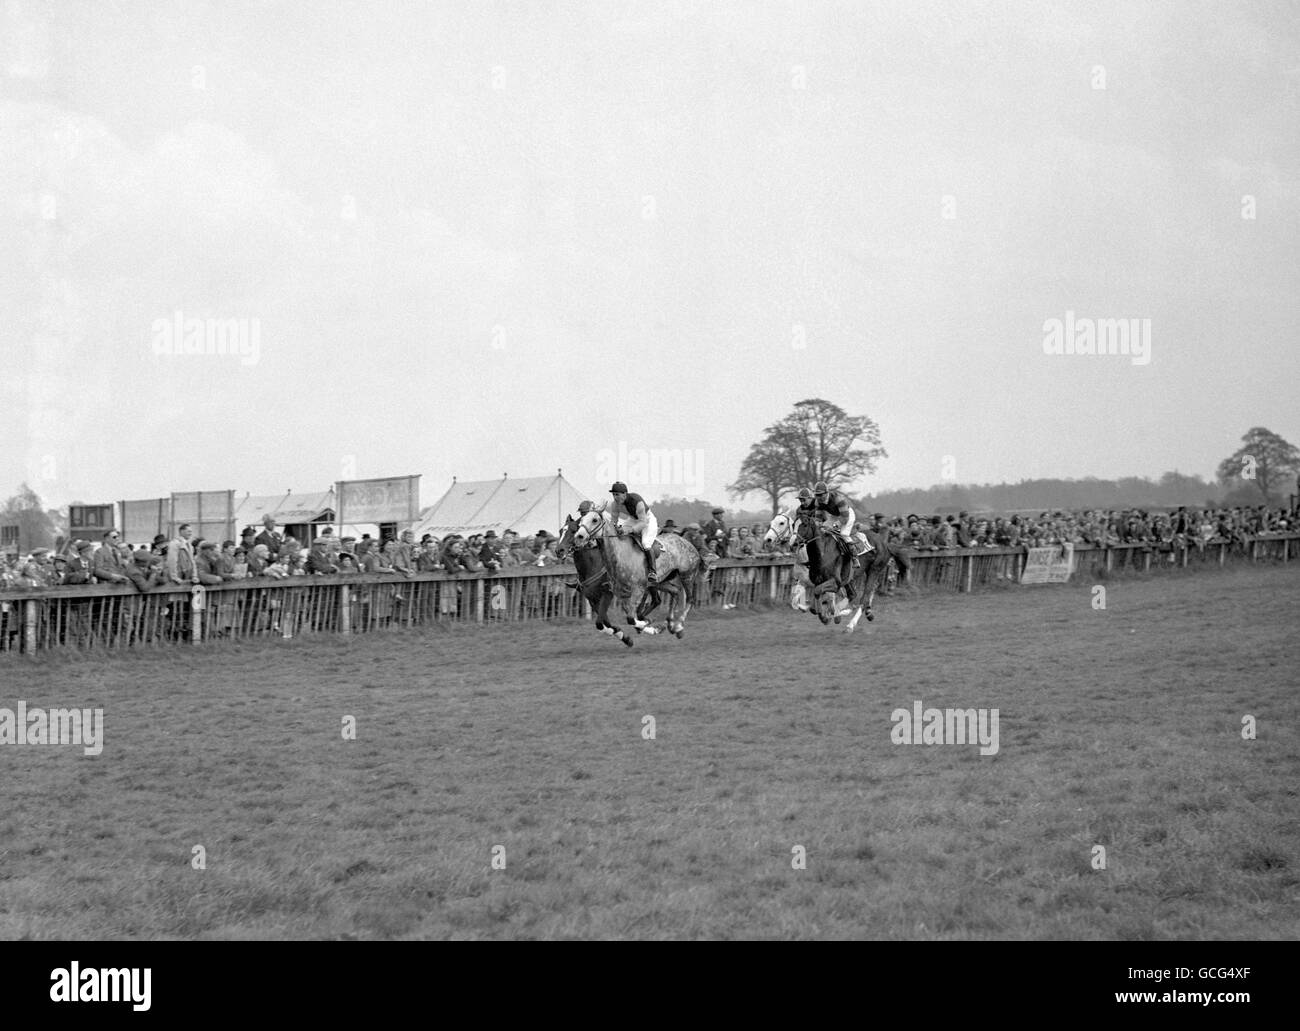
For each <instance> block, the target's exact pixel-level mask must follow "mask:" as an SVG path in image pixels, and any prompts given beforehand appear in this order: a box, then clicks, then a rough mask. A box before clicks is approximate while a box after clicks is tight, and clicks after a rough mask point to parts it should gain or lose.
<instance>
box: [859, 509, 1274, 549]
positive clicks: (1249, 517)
mask: <svg viewBox="0 0 1300 1031" xmlns="http://www.w3.org/2000/svg"><path fill="white" fill-rule="evenodd" d="M1295 522H1296V520H1295V514H1294V513H1289V512H1288V511H1287V510H1286V509H1284V508H1277V509H1270V508H1269V507H1268V506H1265V505H1260V506H1258V507H1254V508H1252V507H1246V508H1222V509H1213V508H1188V507H1179V508H1177V509H1175V510H1174V511H1172V512H1148V511H1146V510H1144V509H1112V510H1109V511H1107V510H1102V509H1084V510H1082V511H1079V512H1063V511H1060V510H1056V511H1045V512H1040V513H1039V514H1038V515H1037V516H1033V515H1012V516H989V515H984V514H976V515H971V514H970V513H967V512H962V513H960V514H959V515H955V516H953V515H949V516H946V517H941V516H937V515H936V516H930V517H929V518H928V519H923V518H922V517H920V516H916V515H909V516H907V517H906V518H903V517H897V518H894V519H886V518H885V516H883V515H881V514H879V513H877V514H876V515H874V516H873V517H872V519H871V521H870V525H871V527H872V528H873V529H875V530H876V531H877V532H881V533H884V534H885V535H886V537H887V539H888V540H889V541H890V542H891V543H899V544H904V545H908V546H910V547H913V548H915V549H917V550H923V551H924V550H929V551H938V550H942V549H948V548H980V547H989V548H1016V547H1029V548H1037V547H1045V546H1048V545H1056V544H1076V545H1080V544H1088V545H1096V546H1110V547H1113V546H1116V545H1121V544H1137V545H1147V546H1151V547H1159V546H1167V547H1171V548H1183V547H1197V548H1204V547H1205V546H1206V545H1207V544H1219V543H1230V544H1235V545H1239V546H1240V545H1243V544H1244V543H1245V541H1246V540H1247V538H1249V537H1252V536H1257V535H1259V534H1265V533H1285V532H1287V531H1288V530H1289V529H1290V528H1291V527H1292V526H1294V525H1295Z"/></svg>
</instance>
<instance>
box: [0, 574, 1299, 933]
mask: <svg viewBox="0 0 1300 1031" xmlns="http://www.w3.org/2000/svg"><path fill="white" fill-rule="evenodd" d="M1107 589H1108V596H1107V599H1106V601H1107V607H1106V609H1105V610H1104V611H1099V610H1094V609H1093V607H1092V604H1091V603H1092V594H1091V593H1090V591H1089V590H1088V585H1087V584H1078V585H1069V586H1059V587H1037V588H1023V589H1022V588H1009V589H1005V590H1001V591H989V592H986V593H983V594H976V595H968V596H963V595H956V594H929V595H923V596H913V597H901V598H885V599H883V600H882V601H881V603H880V604H879V605H878V607H877V609H878V617H877V622H876V623H874V624H866V623H864V624H863V625H862V626H861V627H860V628H859V631H858V633H857V634H856V635H854V636H852V637H848V636H845V635H844V634H842V633H841V632H839V631H838V629H835V628H829V629H828V628H824V627H822V626H821V625H820V624H819V623H818V622H817V621H816V619H814V618H812V617H810V616H806V615H799V614H796V613H793V612H791V611H789V610H778V611H763V612H742V611H735V612H718V613H703V614H700V613H694V614H692V616H691V617H690V619H689V621H688V626H687V637H686V639H685V640H684V641H676V640H673V639H671V638H669V637H667V636H663V637H658V638H653V639H651V638H642V639H640V640H638V642H637V645H636V647H635V648H633V649H631V650H629V649H625V648H623V647H622V646H620V645H618V644H617V643H615V642H613V641H611V640H609V639H607V638H604V637H601V636H599V635H597V634H596V633H595V632H594V631H593V630H592V629H591V628H590V627H589V626H587V625H583V624H580V623H576V622H574V623H569V624H563V625H549V626H547V625H536V626H524V627H492V626H489V627H482V628H480V627H451V628H445V627H444V628H437V629H433V630H429V631H426V632H409V633H404V632H395V633H391V634H383V635H372V636H368V637H357V638H352V639H349V640H344V639H340V638H316V639H306V638H304V639H298V640H293V641H266V642H257V643H254V644H245V645H235V646H202V647H199V648H189V649H183V650H176V651H172V652H166V653H162V652H160V653H155V654H141V655H126V656H117V657H111V658H104V657H98V658H85V657H79V656H78V657H59V656H54V657H45V658H43V659H41V660H39V661H33V660H29V659H25V658H20V657H13V658H9V659H6V660H5V661H3V662H0V685H2V686H0V706H7V707H10V708H13V707H14V706H15V704H16V702H17V700H19V699H24V700H26V701H27V703H28V705H29V706H35V705H43V706H51V705H57V706H73V705H75V706H86V707H102V708H103V709H104V720H105V735H104V749H103V752H102V754H101V755H99V756H86V755H83V754H82V749H81V748H79V747H74V746H61V747H40V746H7V747H0V777H2V778H3V784H4V805H3V808H2V809H0V936H3V937H5V938H73V939H81V938H94V937H103V938H108V939H119V938H158V937H162V938H279V937H294V938H352V937H356V938H515V937H526V938H574V937H583V938H587V937H596V938H705V937H708V938H715V937H717V938H742V937H743V938H845V937H871V938H1090V939H1159V938H1184V939H1226V938H1295V937H1297V936H1298V935H1300V859H1298V858H1297V857H1300V847H1298V845H1300V805H1298V804H1297V791H1298V790H1300V741H1298V732H1300V698H1298V697H1297V690H1298V688H1300V677H1298V676H1297V673H1296V670H1297V660H1298V659H1300V646H1298V644H1297V627H1300V571H1297V570H1294V569H1289V568H1285V567H1273V568H1260V569H1243V570H1226V571H1221V572H1202V573H1196V574H1185V575H1183V574H1178V573H1174V574H1171V575H1169V576H1164V577H1160V578H1151V579H1146V580H1131V581H1127V582H1122V581H1117V582H1111V583H1109V584H1108V585H1107ZM917 699H920V700H922V701H923V702H924V703H925V705H926V706H927V707H929V706H938V707H946V706H953V707H960V708H968V707H978V708H997V709H998V710H999V713H1000V742H999V744H1000V748H999V751H998V753H997V754H996V755H992V756H981V755H980V754H979V750H978V748H977V747H976V746H972V745H928V746H927V745H910V746H909V745H896V744H893V743H891V740H890V731H891V728H892V723H891V718H890V717H891V713H892V712H893V710H895V709H896V708H905V709H909V710H910V709H911V707H912V704H913V702H914V701H915V700H917ZM1247 714H1250V715H1253V716H1254V717H1255V718H1256V719H1257V721H1258V737H1257V739H1256V740H1253V741H1247V740H1243V738H1242V736H1241V727H1242V723H1241V721H1242V717H1243V716H1245V715H1247ZM645 715H653V716H654V717H655V721H656V728H655V729H656V736H655V738H654V739H653V740H646V739H645V738H643V736H642V727H643V724H642V718H643V716H645ZM345 716H353V717H355V719H356V739H355V740H351V741H348V740H344V739H343V735H342V733H341V728H342V725H343V719H344V717H345ZM196 845H201V846H202V847H203V848H204V850H205V852H206V869H203V870H196V869H194V868H193V866H192V862H191V857H192V849H193V848H194V846H196ZM497 845H500V846H504V850H505V852H504V855H505V862H506V867H505V869H504V870H494V869H492V866H491V858H492V849H493V846H497ZM796 845H800V846H803V848H804V849H806V856H807V859H806V869H794V868H792V856H793V854H792V849H793V847H794V846H796ZM1096 845H1101V846H1103V847H1104V848H1105V852H1106V868H1105V869H1103V870H1098V869H1094V868H1093V849H1094V846H1096Z"/></svg>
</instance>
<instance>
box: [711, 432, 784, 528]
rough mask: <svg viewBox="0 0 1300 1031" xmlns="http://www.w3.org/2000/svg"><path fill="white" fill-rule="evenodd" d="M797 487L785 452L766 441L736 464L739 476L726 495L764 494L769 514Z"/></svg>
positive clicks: (775, 510)
mask: <svg viewBox="0 0 1300 1031" xmlns="http://www.w3.org/2000/svg"><path fill="white" fill-rule="evenodd" d="M797 486H798V480H796V479H795V477H794V471H793V466H792V465H791V464H790V462H789V460H788V458H787V456H786V454H785V452H784V451H783V450H782V449H781V448H779V447H777V446H776V445H775V444H774V443H773V442H772V441H770V440H766V439H764V440H760V441H759V442H758V443H757V444H755V445H754V446H753V447H751V448H750V449H749V454H748V455H747V456H746V458H745V461H744V462H742V463H741V465H740V475H739V476H738V477H736V482H735V483H729V484H727V493H728V494H730V495H731V496H732V497H733V498H737V497H742V496H744V495H745V494H766V495H767V497H768V501H770V502H771V505H772V515H773V516H775V515H776V514H777V512H779V511H780V509H781V498H782V496H783V495H785V494H786V493H787V492H789V491H791V490H793V489H795V487H797Z"/></svg>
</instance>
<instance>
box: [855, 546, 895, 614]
mask: <svg viewBox="0 0 1300 1031" xmlns="http://www.w3.org/2000/svg"><path fill="white" fill-rule="evenodd" d="M888 568H889V561H888V559H886V560H885V561H884V562H873V563H872V564H871V568H870V569H869V570H868V571H867V575H866V579H865V581H864V582H863V585H862V586H863V590H864V592H865V594H866V603H865V605H864V609H865V611H866V614H867V622H868V623H870V622H871V621H872V620H874V619H875V618H876V614H875V612H873V611H872V609H871V604H872V602H874V601H875V600H876V589H877V588H878V587H879V586H880V581H881V579H882V578H883V577H884V575H885V574H886V572H887V570H888Z"/></svg>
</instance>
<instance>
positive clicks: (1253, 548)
mask: <svg viewBox="0 0 1300 1031" xmlns="http://www.w3.org/2000/svg"><path fill="white" fill-rule="evenodd" d="M1258 549H1259V540H1258V538H1254V537H1252V538H1251V541H1250V561H1251V562H1258V561H1259V550H1258Z"/></svg>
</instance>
